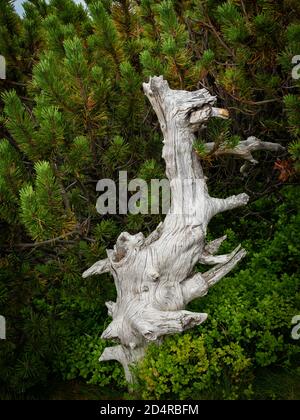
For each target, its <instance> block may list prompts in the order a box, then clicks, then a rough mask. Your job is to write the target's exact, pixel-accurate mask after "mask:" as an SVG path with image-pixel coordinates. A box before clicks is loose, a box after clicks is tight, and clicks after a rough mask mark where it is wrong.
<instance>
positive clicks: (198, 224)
mask: <svg viewBox="0 0 300 420" xmlns="http://www.w3.org/2000/svg"><path fill="white" fill-rule="evenodd" d="M143 88H144V92H145V94H146V96H147V97H148V99H149V101H150V103H151V105H152V107H153V109H154V111H155V112H156V115H157V117H158V120H159V123H160V127H161V130H162V133H163V136H164V140H163V143H164V146H163V154H162V155H163V158H164V160H165V162H166V175H167V177H168V178H169V181H170V186H171V207H170V211H169V213H168V214H167V215H166V217H165V220H164V222H163V223H160V225H159V226H158V227H157V228H156V230H155V231H154V232H153V233H152V234H151V235H149V236H148V238H145V237H144V235H143V234H142V233H138V234H136V235H130V234H129V233H128V232H123V233H122V234H121V235H120V236H119V237H118V239H117V242H116V245H115V247H114V249H113V250H108V251H107V255H108V258H107V259H105V260H102V261H98V262H97V263H96V264H94V265H93V266H92V267H91V268H90V269H88V270H87V271H85V272H84V274H83V276H84V277H87V276H89V275H93V274H101V273H104V272H108V271H109V272H110V273H111V274H112V275H113V277H114V281H115V285H116V290H117V300H116V302H107V304H106V305H107V307H108V313H109V315H110V316H111V317H112V322H111V323H110V325H109V326H108V327H107V328H106V329H105V331H104V332H103V334H102V338H104V339H108V340H114V341H116V342H117V343H119V345H117V346H114V347H108V348H106V349H105V351H104V353H103V354H102V356H101V358H100V360H101V361H104V360H111V359H115V360H118V361H119V362H120V363H122V365H123V366H124V369H125V374H126V378H127V380H128V381H129V382H130V381H132V375H131V372H130V365H131V364H132V363H134V362H136V361H137V360H139V359H140V358H142V357H143V355H144V351H145V349H146V347H147V345H148V344H149V343H150V342H157V343H160V342H161V340H162V338H163V337H164V336H166V335H168V334H174V333H177V332H182V331H184V330H186V329H188V328H192V327H193V326H195V325H199V324H201V323H202V322H204V321H205V319H206V318H207V314H201V313H193V312H189V311H186V310H185V309H184V308H185V305H186V304H187V303H189V302H190V301H191V300H193V299H195V298H198V297H201V296H204V295H205V294H206V293H207V292H208V290H209V288H210V287H211V286H213V285H214V284H216V283H217V282H218V281H219V280H220V279H221V278H223V277H224V276H225V275H226V274H227V273H228V272H229V271H230V270H231V269H232V268H233V267H235V265H236V264H237V263H238V262H239V261H240V260H241V259H242V258H243V257H244V256H245V254H246V252H245V250H244V249H242V248H241V247H240V246H238V247H237V248H236V249H235V250H234V251H232V252H231V253H229V254H227V255H219V256H216V255H214V254H216V252H217V251H218V249H219V247H220V245H221V243H222V242H223V241H224V240H225V239H226V236H223V237H221V238H219V239H216V240H214V241H212V242H209V243H206V241H205V236H206V230H207V225H208V223H209V221H210V220H211V218H212V217H213V216H214V215H216V214H217V213H220V212H223V211H226V210H230V209H234V208H236V207H239V206H244V205H245V204H247V202H248V199H249V197H248V196H247V194H244V193H243V194H239V195H236V196H235V195H234V196H231V197H228V198H226V199H219V198H214V197H211V196H210V195H209V193H208V189H207V185H206V179H205V176H204V174H203V171H202V167H201V164H200V160H199V158H198V157H197V154H196V153H195V152H194V150H193V142H194V140H195V135H194V132H195V130H198V129H199V128H200V127H201V126H203V125H204V124H205V123H206V122H207V121H208V120H209V118H211V117H220V118H227V117H228V112H227V111H226V110H223V109H219V108H215V107H214V106H213V105H214V103H215V101H216V98H215V97H214V96H211V95H210V94H209V92H208V91H207V90H205V89H201V90H197V91H195V92H187V91H183V90H171V89H170V88H169V85H168V83H167V81H166V80H164V79H163V77H162V76H160V77H153V78H150V80H149V83H144V84H143ZM213 148H214V144H213V143H208V144H207V150H208V151H211V150H212V149H213ZM279 148H280V147H279V146H278V145H273V144H271V143H266V142H261V141H259V140H257V139H256V138H254V137H253V138H249V139H248V140H246V141H244V142H241V143H240V144H239V145H238V146H236V147H235V148H234V149H232V150H227V149H226V150H225V149H224V150H219V152H218V153H219V154H221V153H223V154H225V153H226V154H228V153H231V154H235V155H237V156H239V157H241V158H243V159H248V160H250V161H253V160H254V159H253V157H252V155H251V152H252V151H254V150H261V149H266V150H272V151H273V150H275V151H276V150H279ZM198 262H201V263H203V264H215V266H214V267H213V268H212V269H211V270H209V271H207V272H205V273H202V274H201V273H196V272H194V267H195V265H196V264H197V263H198Z"/></svg>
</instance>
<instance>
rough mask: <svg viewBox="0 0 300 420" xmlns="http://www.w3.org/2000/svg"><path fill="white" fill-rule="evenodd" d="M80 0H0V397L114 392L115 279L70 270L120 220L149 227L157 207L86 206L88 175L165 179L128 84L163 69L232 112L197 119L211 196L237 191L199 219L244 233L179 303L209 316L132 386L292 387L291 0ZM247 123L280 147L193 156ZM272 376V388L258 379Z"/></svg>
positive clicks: (167, 346)
mask: <svg viewBox="0 0 300 420" xmlns="http://www.w3.org/2000/svg"><path fill="white" fill-rule="evenodd" d="M86 3H87V9H84V8H83V6H82V5H76V4H74V2H73V1H72V0H65V1H63V2H62V1H60V0H51V1H50V2H46V1H45V0H31V1H26V2H25V3H24V9H25V14H24V16H23V17H22V18H20V17H19V16H18V15H17V14H16V12H15V11H14V6H13V1H8V0H0V54H2V55H3V56H5V58H6V62H7V78H6V80H0V88H1V102H0V111H1V127H0V133H1V140H0V228H1V236H0V250H1V257H0V314H1V315H4V316H5V317H6V320H7V339H6V340H1V341H0V398H32V397H38V396H39V395H40V390H41V389H44V390H45V392H47V388H48V386H49V383H50V382H51V381H53V380H66V381H68V380H71V379H77V380H79V379H84V380H85V381H87V382H88V383H91V384H95V385H97V386H99V387H105V386H106V385H109V386H111V387H112V388H114V389H115V390H117V392H119V395H123V394H124V393H125V392H126V386H125V382H124V377H123V372H122V369H121V366H120V365H119V364H118V363H113V362H111V363H101V364H100V363H99V362H98V358H99V356H100V354H101V352H102V351H103V348H104V347H105V346H106V345H107V343H106V342H104V341H103V340H101V339H100V335H101V333H102V331H103V329H104V328H105V326H106V325H107V324H108V322H109V319H108V315H107V310H106V307H105V304H104V303H105V301H107V300H113V299H114V296H115V289H114V285H113V281H112V279H111V278H110V276H108V275H102V276H101V277H97V276H96V277H95V278H91V279H88V280H83V279H82V278H81V273H82V271H83V270H84V269H86V268H87V267H89V266H90V265H91V264H93V263H94V262H95V261H96V260H98V259H100V258H103V257H104V256H105V249H106V248H110V247H111V246H112V245H113V244H114V243H115V240H116V237H117V236H118V234H119V233H120V232H122V231H128V232H130V233H137V232H138V231H143V232H144V233H145V234H149V233H150V232H151V231H152V230H153V229H154V228H155V226H156V225H157V223H158V222H159V221H160V220H162V219H163V215H116V216H109V217H108V216H101V215H100V214H98V213H97V211H96V208H95V204H96V199H97V195H96V188H95V187H96V183H97V181H98V180H99V179H102V178H112V179H115V180H116V181H117V180H118V173H119V171H120V170H127V171H128V178H136V177H141V178H143V179H145V180H147V181H148V180H150V179H151V178H160V179H161V178H163V177H164V163H163V161H162V158H161V148H162V141H161V140H162V135H161V132H160V130H159V127H158V123H157V119H156V117H155V115H154V113H153V111H152V110H151V107H150V104H148V103H147V101H146V99H145V97H144V95H143V92H142V89H141V84H142V82H143V81H146V80H147V79H148V77H149V76H150V75H159V74H162V75H164V77H165V78H166V79H168V81H169V83H170V86H171V87H172V88H178V89H180V88H183V89H197V88H198V87H206V88H207V89H208V90H209V91H210V92H211V93H212V94H215V95H217V96H218V98H219V103H218V104H219V105H220V106H222V107H224V108H227V109H228V110H229V111H230V115H231V119H230V121H229V122H227V121H225V122H221V123H220V122H218V123H216V122H212V123H209V124H208V127H207V128H206V129H205V130H204V131H203V132H202V133H201V136H200V133H199V139H198V140H197V142H196V144H195V149H196V151H197V153H198V155H199V159H201V160H202V164H203V166H204V169H205V172H206V174H207V176H208V177H209V181H208V183H209V188H210V192H211V195H215V196H220V197H222V196H223V197H225V196H228V195H229V194H231V193H233V194H234V193H239V192H242V191H245V192H247V193H248V194H249V195H250V198H251V202H250V204H249V205H248V206H247V207H246V208H244V209H239V210H235V211H232V212H229V213H225V214H222V215H218V216H217V217H216V218H215V219H213V221H212V222H211V225H210V231H209V235H210V236H211V238H213V239H214V238H216V237H218V236H222V235H223V234H224V231H226V233H227V235H228V240H227V241H226V243H225V244H224V245H223V250H224V251H227V250H231V249H232V247H233V246H234V245H236V244H237V243H239V242H241V243H242V244H243V246H244V247H245V248H246V249H247V251H248V256H247V257H246V258H245V260H244V261H243V262H242V263H241V264H240V265H239V266H238V268H237V269H236V270H235V272H234V273H233V274H232V275H231V276H230V277H228V278H226V279H224V280H223V281H222V282H221V283H220V284H218V285H217V286H216V287H215V288H214V289H213V290H211V291H210V294H209V296H207V297H206V298H204V299H201V300H197V301H195V302H193V303H192V304H191V305H190V306H191V307H192V308H193V310H199V311H201V312H207V313H208V314H209V318H208V320H207V321H206V323H205V324H203V325H202V326H200V327H197V328H195V329H194V330H193V331H190V332H189V334H183V335H182V336H178V337H177V336H175V337H171V338H169V339H167V340H166V341H165V342H164V344H163V345H162V346H161V347H160V348H159V350H157V349H156V348H153V347H150V348H149V352H148V355H147V357H146V359H145V360H144V361H143V362H142V363H141V364H140V366H138V367H137V368H136V370H137V376H138V378H139V382H138V384H137V386H136V390H135V392H136V394H135V395H136V396H138V397H142V398H200V399H201V398H259V397H260V396H263V397H266V398H281V397H288V398H295V397H297V396H298V398H299V397H300V389H299V387H298V390H297V389H296V390H295V391H294V392H295V393H296V392H298V394H296V395H294V394H287V393H284V392H285V391H283V388H284V387H286V389H287V388H288V386H286V385H285V384H286V382H287V380H286V378H291V380H293V379H294V380H295V382H294V383H295V384H296V383H297V382H298V383H299V377H300V365H299V358H300V340H299V341H296V340H292V339H291V328H292V326H291V319H292V317H293V316H294V315H297V314H300V278H299V255H300V253H299V236H300V231H299V226H300V223H299V222H300V220H299V213H297V211H299V205H300V196H299V187H298V186H297V181H298V176H299V167H300V166H299V165H300V164H299V157H300V93H299V87H300V77H299V78H298V79H297V78H296V79H295V78H293V77H292V69H293V67H294V66H295V64H292V58H293V57H294V56H295V55H300V4H299V1H298V0H282V1H277V2H273V1H270V0H255V1H252V0H228V1H227V2H224V0H213V1H212V0H205V1H204V0H186V1H177V0H173V1H172V0H164V1H156V0H140V1H137V0H136V1H134V0H120V1H110V0H102V1H100V0H95V1H86ZM299 76H300V74H299ZM249 135H256V136H257V137H259V138H260V139H261V140H265V141H273V142H278V143H280V144H282V145H283V146H285V147H286V152H285V153H283V154H282V155H279V156H276V157H275V156H274V155H272V154H270V153H266V152H261V153H260V154H259V160H260V163H259V164H258V165H256V166H253V167H251V168H250V169H249V172H248V174H247V177H243V176H242V174H241V173H240V171H239V169H240V166H241V162H240V161H238V160H235V159H232V158H230V157H229V158H226V159H225V158H222V159H221V158H216V157H215V156H214V153H213V152H212V153H210V154H208V155H207V154H205V153H204V148H203V145H202V141H203V138H204V139H207V140H211V139H213V141H215V142H216V143H217V144H218V145H223V144H229V145H231V146H232V145H234V144H236V143H237V141H238V140H239V139H245V138H246V137H247V136H249ZM201 139H202V140H201ZM276 159H277V161H276V162H275V160H276ZM202 268H203V267H200V266H199V270H201V269H202ZM281 372H284V373H283V374H282V375H281ZM270 374H274V375H277V376H276V378H277V379H276V380H277V383H279V388H278V387H277V388H275V387H272V384H269V385H264V390H263V391H261V389H262V388H261V387H262V385H261V382H260V381H261V379H260V378H262V377H265V376H267V375H270ZM283 376H284V383H282V387H280V380H281V378H283ZM268 386H269V388H268ZM42 387H43V388H42ZM99 389H100V388H99ZM293 389H294V388H293ZM258 390H260V391H259V392H258ZM99 393H100V394H101V390H100V391H99Z"/></svg>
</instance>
